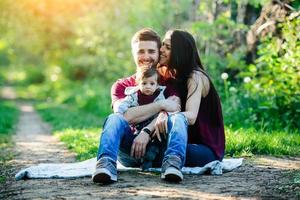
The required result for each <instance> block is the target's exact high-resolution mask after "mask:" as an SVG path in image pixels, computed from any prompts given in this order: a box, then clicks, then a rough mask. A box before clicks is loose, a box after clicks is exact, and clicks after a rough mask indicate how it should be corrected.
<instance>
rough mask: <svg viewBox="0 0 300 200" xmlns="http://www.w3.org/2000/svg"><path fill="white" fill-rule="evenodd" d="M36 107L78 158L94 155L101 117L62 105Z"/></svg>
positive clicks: (97, 142)
mask: <svg viewBox="0 0 300 200" xmlns="http://www.w3.org/2000/svg"><path fill="white" fill-rule="evenodd" d="M36 109H37V111H38V112H39V113H40V115H41V116H42V118H43V119H44V120H45V121H47V122H49V123H50V124H51V125H52V130H53V133H54V135H55V136H57V137H58V138H60V140H61V141H63V142H64V143H65V144H66V145H67V147H68V148H69V149H70V150H71V151H72V152H75V153H76V154H77V159H78V160H85V159H88V158H92V157H95V156H96V154H97V149H98V144H99V136H100V132H101V127H102V123H103V119H102V118H100V117H97V116H95V115H92V114H90V113H87V112H84V111H79V110H75V109H72V108H71V107H69V106H63V105H54V104H37V105H36Z"/></svg>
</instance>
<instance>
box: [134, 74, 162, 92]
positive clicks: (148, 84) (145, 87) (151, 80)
mask: <svg viewBox="0 0 300 200" xmlns="http://www.w3.org/2000/svg"><path fill="white" fill-rule="evenodd" d="M157 87H158V84H157V75H153V76H151V77H148V78H143V79H142V80H140V82H139V89H140V91H141V92H142V93H143V94H145V95H152V94H153V93H154V92H155V91H156V89H157Z"/></svg>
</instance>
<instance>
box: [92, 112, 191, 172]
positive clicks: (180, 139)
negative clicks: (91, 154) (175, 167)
mask: <svg viewBox="0 0 300 200" xmlns="http://www.w3.org/2000/svg"><path fill="white" fill-rule="evenodd" d="M187 126H188V123H187V120H186V118H185V116H184V115H183V114H181V113H177V114H172V115H170V116H169V119H168V130H169V133H168V140H167V148H166V151H165V152H164V154H162V156H161V158H160V159H159V160H158V162H159V161H160V162H161V160H162V159H163V157H164V159H167V158H168V156H170V155H176V156H178V157H179V158H180V159H181V161H182V165H183V163H184V162H185V154H186V147H187ZM134 138H135V135H133V134H132V130H131V128H130V126H129V124H128V122H127V121H126V120H125V118H124V117H123V116H122V115H120V114H111V115H109V116H108V118H107V119H106V120H105V122H104V126H103V131H102V134H101V137H100V144H99V148H98V154H97V160H99V159H100V158H101V157H103V156H105V157H110V158H111V159H113V160H114V161H116V160H117V157H118V160H119V161H120V162H121V163H122V164H123V165H124V166H126V167H139V166H140V165H141V163H142V162H141V160H140V159H135V158H133V157H131V156H130V150H131V145H132V143H133V140H134ZM181 167H182V166H181Z"/></svg>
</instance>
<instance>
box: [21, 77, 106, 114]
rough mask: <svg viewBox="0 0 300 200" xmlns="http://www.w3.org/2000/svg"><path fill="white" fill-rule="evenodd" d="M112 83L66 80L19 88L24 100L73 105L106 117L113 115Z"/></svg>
mask: <svg viewBox="0 0 300 200" xmlns="http://www.w3.org/2000/svg"><path fill="white" fill-rule="evenodd" d="M110 87H111V83H108V84H107V83H103V81H98V80H89V81H85V82H81V81H80V82H79V81H78V82H71V81H68V80H65V79H59V80H57V81H52V82H47V84H35V85H30V86H28V87H27V88H24V87H19V88H17V93H18V96H19V97H21V98H24V99H36V100H40V101H45V100H46V101H47V103H49V104H56V105H62V104H63V105H71V106H72V107H76V108H77V109H80V110H82V111H84V112H89V113H92V114H94V115H97V116H100V117H105V116H107V115H108V114H109V113H111V111H112V109H111V99H110Z"/></svg>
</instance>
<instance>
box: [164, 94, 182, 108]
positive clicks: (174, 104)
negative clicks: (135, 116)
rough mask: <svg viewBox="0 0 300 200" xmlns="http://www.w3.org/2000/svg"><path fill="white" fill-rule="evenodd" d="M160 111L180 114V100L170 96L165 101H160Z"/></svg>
mask: <svg viewBox="0 0 300 200" xmlns="http://www.w3.org/2000/svg"><path fill="white" fill-rule="evenodd" d="M161 110H165V111H167V112H180V110H181V106H180V99H179V97H177V96H170V97H168V98H167V99H165V100H161Z"/></svg>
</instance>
